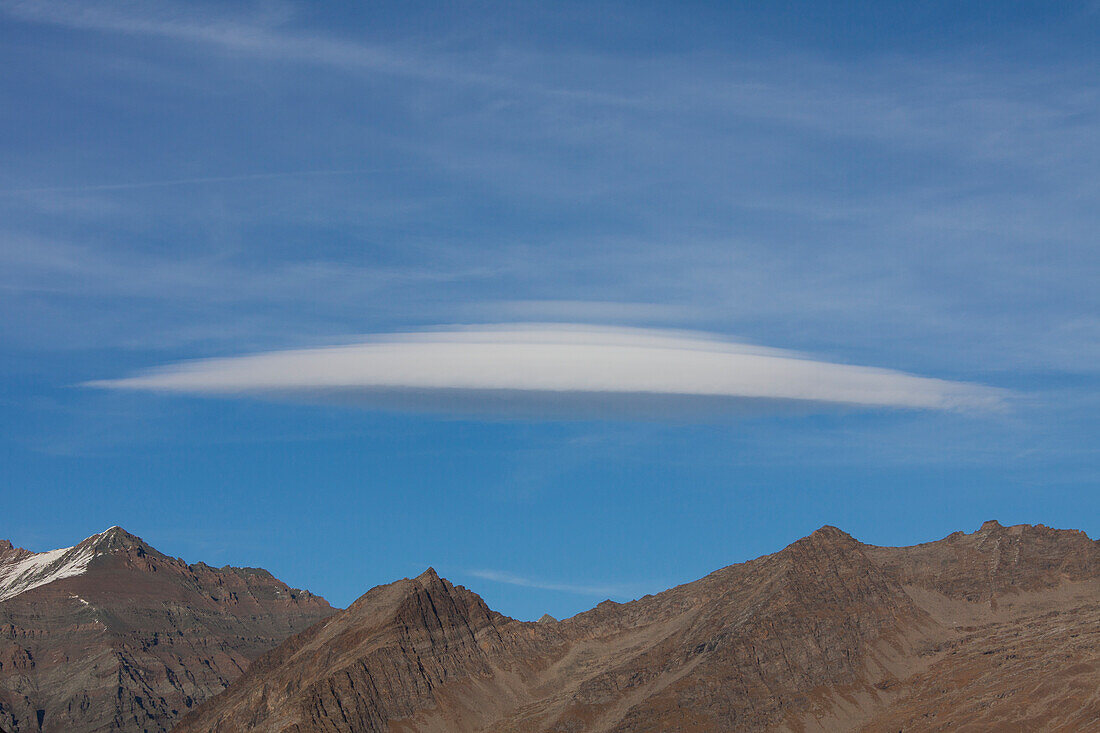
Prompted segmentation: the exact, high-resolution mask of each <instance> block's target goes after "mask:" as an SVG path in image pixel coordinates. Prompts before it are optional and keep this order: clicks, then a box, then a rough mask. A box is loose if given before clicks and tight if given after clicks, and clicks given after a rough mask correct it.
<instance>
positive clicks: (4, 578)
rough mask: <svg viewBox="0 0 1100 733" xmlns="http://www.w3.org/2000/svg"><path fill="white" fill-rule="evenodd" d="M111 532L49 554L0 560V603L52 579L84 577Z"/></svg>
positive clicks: (19, 553)
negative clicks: (100, 546) (101, 540)
mask: <svg viewBox="0 0 1100 733" xmlns="http://www.w3.org/2000/svg"><path fill="white" fill-rule="evenodd" d="M111 529H115V528H114V527H112V528H111ZM111 529H108V530H106V531H104V532H100V533H99V534H97V535H92V536H91V537H89V538H88V539H86V540H84V541H83V542H81V543H80V544H79V545H75V546H73V547H63V548H61V549H59V550H50V551H49V552H30V553H27V552H25V551H17V552H15V553H12V554H11V555H10V556H9V558H0V602H2V601H6V600H8V599H9V598H14V597H15V596H17V595H19V594H21V593H26V592H27V591H29V590H31V589H33V588H38V587H41V586H43V585H46V584H48V583H52V582H54V581H55V580H61V579H63V578H71V577H73V576H75V575H81V574H83V573H84V572H85V571H86V570H87V569H88V564H89V563H90V562H91V561H92V559H93V558H94V557H96V555H98V554H102V553H100V552H97V549H96V543H97V541H98V540H99V539H100V538H101V537H103V536H104V535H106V534H107V533H108V532H110V531H111Z"/></svg>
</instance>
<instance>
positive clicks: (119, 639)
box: [0, 527, 333, 733]
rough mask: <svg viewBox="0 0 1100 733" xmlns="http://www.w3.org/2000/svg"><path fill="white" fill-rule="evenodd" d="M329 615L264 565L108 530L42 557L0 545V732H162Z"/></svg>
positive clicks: (327, 608) (313, 599)
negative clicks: (216, 559)
mask: <svg viewBox="0 0 1100 733" xmlns="http://www.w3.org/2000/svg"><path fill="white" fill-rule="evenodd" d="M331 613H333V609H332V608H331V607H330V606H329V605H328V603H326V602H325V601H324V600H323V599H321V598H318V597H316V596H314V595H312V594H310V593H308V592H306V591H299V590H295V589H292V588H289V587H288V586H287V585H286V584H284V583H282V582H280V581H279V580H276V579H275V578H274V577H272V576H271V574H270V573H268V572H267V571H264V570H259V569H255V568H232V567H224V568H220V569H217V568H212V567H210V566H208V565H205V564H203V563H198V564H195V565H188V564H187V563H185V562H183V561H182V560H178V559H174V558H170V557H168V556H166V555H163V554H161V553H160V552H158V551H156V550H155V549H153V548H152V547H150V546H149V545H147V544H145V542H143V541H142V540H141V539H139V538H138V537H135V536H133V535H131V534H129V533H128V532H126V531H125V530H122V529H120V528H118V527H112V528H111V529H109V530H107V531H106V532H102V533H100V534H98V535H93V536H92V537H89V538H88V539H86V540H84V541H83V542H81V543H80V544H78V545H76V546H75V547H71V548H65V549H62V550H53V551H50V552H44V553H32V552H28V551H27V550H23V549H20V548H16V547H13V546H12V545H11V543H10V542H0V730H6V731H8V733H27V731H35V732H36V733H37V732H38V731H46V732H53V731H58V732H61V731H64V732H65V733H84V732H87V733H90V732H92V731H167V730H168V729H170V728H171V727H172V726H173V725H174V724H175V722H176V721H177V720H178V719H179V717H180V716H181V715H182V714H183V713H185V712H186V711H187V710H189V709H190V708H192V707H194V706H195V705H196V704H198V703H199V702H201V701H202V700H204V699H206V698H207V697H209V696H211V695H213V694H214V693H217V692H220V691H221V690H222V689H224V688H225V686H226V685H228V684H229V683H230V682H231V681H232V680H234V679H236V678H237V677H238V676H239V675H240V674H241V673H242V672H243V671H244V669H245V668H246V667H247V666H248V664H249V663H250V662H251V660H253V659H254V658H256V657H257V656H259V655H260V654H262V653H263V652H266V651H268V650H270V649H271V648H272V647H274V646H275V645H276V644H278V643H279V642H280V641H282V640H283V639H285V638H287V637H288V636H290V635H292V634H295V633H297V632H299V631H302V630H303V629H305V628H308V627H309V626H310V625H311V624H313V623H314V622H316V621H317V620H319V619H322V618H324V617H326V616H328V615H330V614H331Z"/></svg>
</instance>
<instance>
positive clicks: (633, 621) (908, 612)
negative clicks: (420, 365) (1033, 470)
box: [177, 522, 1100, 733]
mask: <svg viewBox="0 0 1100 733" xmlns="http://www.w3.org/2000/svg"><path fill="white" fill-rule="evenodd" d="M1098 575H1100V549H1098V546H1097V543H1095V542H1093V541H1092V540H1090V539H1089V538H1088V537H1087V536H1085V535H1084V534H1083V533H1081V532H1073V531H1060V530H1053V529H1049V528H1046V527H1041V526H1040V527H1030V526H1016V527H1008V528H1005V527H1002V526H1000V525H999V524H997V523H996V522H989V523H986V525H984V526H983V527H982V528H981V529H980V530H979V531H977V532H975V533H973V534H963V533H961V532H960V533H956V534H953V535H951V536H949V537H947V538H945V539H943V540H940V541H938V542H932V543H928V544H923V545H917V546H914V547H905V548H887V547H873V546H869V545H864V544H861V543H860V542H858V541H856V540H855V539H853V538H852V537H850V536H849V535H847V534H845V533H844V532H842V531H840V530H838V529H835V528H831V527H825V528H822V529H820V530H818V531H817V532H814V533H813V534H812V535H810V536H809V537H807V538H805V539H802V540H799V541H798V542H795V543H794V544H792V545H790V546H789V547H787V548H785V549H783V550H781V551H780V552H777V553H776V554H774V555H768V556H765V557H761V558H759V559H756V560H753V561H751V562H748V563H744V564H740V565H732V566H730V567H727V568H724V569H722V570H719V571H717V572H715V573H712V574H711V575H708V576H707V577H705V578H703V579H701V580H698V581H696V582H694V583H689V584H687V585H683V586H680V587H677V588H673V589H671V590H668V591H665V592H663V593H659V594H657V595H654V596H646V597H644V598H641V599H639V600H637V601H634V602H631V603H626V604H616V603H612V602H610V601H606V602H604V603H601V604H600V605H598V606H597V607H596V608H594V609H592V610H591V611H587V612H585V613H582V614H579V615H577V616H575V617H573V618H570V619H566V620H564V621H555V620H553V619H552V618H543V619H541V620H540V621H539V622H534V623H525V622H519V621H515V620H513V619H510V618H507V617H505V616H502V615H501V614H499V613H496V612H494V611H492V610H491V609H489V608H488V607H487V606H486V605H485V603H484V602H483V601H482V600H481V598H479V597H478V596H477V595H475V594H474V593H472V592H470V591H468V590H466V589H465V588H462V587H460V586H454V585H452V584H451V583H449V582H448V581H446V580H444V579H441V578H440V577H439V576H438V575H436V573H435V572H434V571H432V570H428V571H427V572H425V573H423V574H422V575H420V576H419V577H417V578H413V579H405V580H400V581H398V582H396V583H392V584H390V585H386V586H381V587H378V588H375V589H373V590H371V591H370V592H368V593H367V594H366V595H364V596H363V597H362V598H360V599H359V600H358V601H356V602H355V603H354V604H353V605H352V606H351V607H349V608H348V609H347V610H345V611H342V612H340V613H338V614H336V615H334V616H332V617H330V618H328V619H326V620H325V621H322V622H320V623H318V624H317V625H315V626H314V627H312V628H311V629H309V630H308V631H306V632H304V633H302V634H299V635H297V636H294V637H292V638H290V639H288V640H287V641H286V642H284V643H283V644H282V645H280V646H279V647H278V648H276V649H275V650H273V651H272V652H270V653H269V654H267V655H265V656H264V657H262V658H260V659H259V660H258V661H257V662H255V663H254V664H253V665H252V667H251V668H250V669H249V671H248V672H247V673H246V674H245V675H244V676H243V677H242V678H241V679H239V680H238V681H237V682H235V683H234V684H233V685H231V686H230V687H229V688H228V689H227V690H226V691H225V692H223V693H221V694H220V695H218V696H217V697H214V698H213V699H211V700H209V701H208V702H207V703H205V704H204V705H202V706H201V707H199V708H198V710H197V711H195V712H192V713H190V714H189V715H188V716H187V717H186V718H185V719H184V720H183V721H182V722H181V724H180V726H179V727H178V728H177V731H178V732H179V733H211V732H214V733H244V732H246V731H248V732H252V731H255V732H259V731H265V732H266V731H274V732H278V733H320V732H321V731H326V732H349V733H350V732H352V731H355V732H363V731H378V732H382V731H405V732H412V731H425V732H426V731H497V732H514V733H520V732H530V731H617V732H623V733H625V732H627V731H672V730H676V731H698V732H702V731H758V730H759V731H763V730H789V731H848V730H852V731H855V730H867V731H898V730H904V731H933V730H935V731H945V730H959V729H968V730H996V729H1012V730H1029V731H1030V730H1073V731H1077V730H1097V729H1100V693H1098V689H1100V578H1098ZM1006 726H1007V728H1006Z"/></svg>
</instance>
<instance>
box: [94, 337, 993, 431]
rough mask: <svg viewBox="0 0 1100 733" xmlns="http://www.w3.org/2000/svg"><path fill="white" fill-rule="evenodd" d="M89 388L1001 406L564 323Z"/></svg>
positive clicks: (580, 405)
mask: <svg viewBox="0 0 1100 733" xmlns="http://www.w3.org/2000/svg"><path fill="white" fill-rule="evenodd" d="M88 386H94V387H104V388H110V389H119V390H148V391H156V392H172V393H184V394H196V395H220V396H256V397H271V398H282V399H294V400H305V401H323V402H337V403H342V404H349V405H361V406H364V407H371V408H377V409H397V410H428V411H440V412H489V413H504V414H535V415H561V416H575V415H597V416H599V415H605V416H612V417H613V416H617V415H630V414H632V413H640V414H658V415H660V414H674V413H681V414H696V413H699V412H710V413H718V414H721V413H724V412H738V411H745V410H749V411H765V412H767V411H773V410H776V409H781V408H783V407H791V406H794V407H796V408H803V409H805V408H811V409H813V408H815V407H816V408H820V407H823V406H847V407H856V408H911V409H929V410H973V409H990V408H997V407H998V406H999V405H1000V404H1001V402H1002V397H1001V395H1000V393H999V392H998V391H997V390H993V389H990V388H986V387H981V386H976V385H970V384H964V383H960V382H951V381H945V380H942V379H932V378H927V377H918V376H914V375H911V374H905V373H903V372H898V371H891V370H888V369H876V368H873V367H864V366H852V365H848V364H837V363H830V362H824V361H817V360H814V359H811V358H808V357H805V356H802V355H799V354H795V353H791V352H786V351H779V350H775V349H766V348H761V347H755V346H750V345H747V344H742V343H737V342H732V341H727V340H722V339H720V338H717V337H712V336H709V335H706V334H700V333H693V332H674V331H656V330H647V329H626V328H592V327H587V326H585V327H582V326H573V325H510V326H481V327H477V328H468V329H459V330H447V331H437V332H428V333H410V334H390V335H384V336H375V337H372V338H370V339H369V340H367V341H364V342H361V343H356V344H350V345H341V346H331V347H325V348H313V349H299V350H292V351H275V352H267V353H260V354H252V355H247V356H238V357H231V358H223V359H208V360H203V361H194V362H187V363H181V364H174V365H169V366H167V367H162V368H159V369H156V370H153V371H149V372H145V373H143V374H138V375H136V376H131V377H126V378H123V379H112V380H102V381H96V382H89V383H88Z"/></svg>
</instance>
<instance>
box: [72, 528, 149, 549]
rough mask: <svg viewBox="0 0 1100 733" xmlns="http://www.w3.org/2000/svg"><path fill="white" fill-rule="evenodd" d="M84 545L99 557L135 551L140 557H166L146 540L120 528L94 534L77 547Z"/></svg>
mask: <svg viewBox="0 0 1100 733" xmlns="http://www.w3.org/2000/svg"><path fill="white" fill-rule="evenodd" d="M84 545H88V546H90V547H92V548H93V550H94V551H95V553H96V554H97V555H105V554H109V553H114V552H124V551H127V550H133V551H135V554H136V555H137V556H138V557H145V556H146V555H153V556H155V557H164V555H162V554H161V553H160V552H158V551H157V550H155V549H154V548H153V547H152V546H150V545H149V544H148V543H147V542H145V540H143V539H141V538H140V537H138V536H137V535H133V534H130V533H129V532H127V531H126V530H124V529H123V528H122V527H119V526H114V527H110V528H108V529H105V530H104V531H102V532H100V533H99V534H94V535H92V536H91V537H89V538H88V539H86V540H84V542H81V543H80V544H79V545H77V547H81V546H84Z"/></svg>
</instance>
